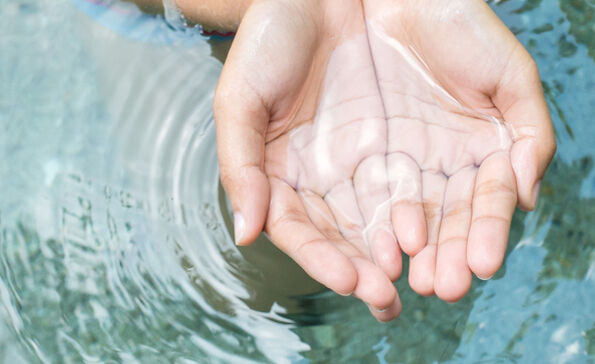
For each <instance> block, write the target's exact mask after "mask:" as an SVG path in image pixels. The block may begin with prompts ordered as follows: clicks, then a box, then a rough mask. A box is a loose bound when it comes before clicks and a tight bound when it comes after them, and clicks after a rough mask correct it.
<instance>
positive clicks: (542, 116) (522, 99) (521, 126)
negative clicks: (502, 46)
mask: <svg viewBox="0 0 595 364" xmlns="http://www.w3.org/2000/svg"><path fill="white" fill-rule="evenodd" d="M519 49H520V52H519V53H521V55H520V56H519V58H520V59H521V60H522V61H519V62H511V63H509V64H513V65H515V66H516V67H514V68H516V69H517V71H516V72H513V71H510V72H508V76H509V77H508V79H509V80H510V81H509V82H507V83H505V85H504V86H502V87H500V88H499V90H498V93H497V95H496V98H495V103H496V106H497V107H498V108H499V109H500V110H501V111H503V115H504V119H505V120H506V121H507V122H508V123H510V125H511V126H512V128H513V135H514V142H513V145H512V149H511V151H510V158H511V163H512V168H513V170H514V173H515V175H516V180H517V190H518V201H519V207H520V208H522V209H524V210H533V209H534V208H535V205H536V204H537V197H538V194H539V187H540V184H541V180H542V179H543V176H544V174H545V171H546V168H547V167H548V165H549V164H550V162H551V160H552V158H553V156H554V153H555V151H556V139H555V136H554V128H553V125H552V121H551V118H550V114H549V110H548V106H547V103H546V101H545V98H544V94H543V89H542V88H541V80H540V78H539V71H538V69H537V66H536V65H535V62H534V61H533V59H531V56H529V54H528V53H527V52H526V51H525V50H524V49H522V47H520V48H519ZM510 68H512V67H510Z"/></svg>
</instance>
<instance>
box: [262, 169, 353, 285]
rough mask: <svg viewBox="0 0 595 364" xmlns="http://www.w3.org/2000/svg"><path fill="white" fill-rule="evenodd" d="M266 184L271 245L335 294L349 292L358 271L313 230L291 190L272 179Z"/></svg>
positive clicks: (335, 248) (277, 180)
mask: <svg viewBox="0 0 595 364" xmlns="http://www.w3.org/2000/svg"><path fill="white" fill-rule="evenodd" d="M270 184H271V206H270V209H269V213H268V218H267V223H266V231H267V233H268V234H269V237H270V238H271V240H272V241H273V243H274V244H275V245H276V246H277V247H278V248H279V249H281V250H282V251H283V252H285V254H287V255H288V256H289V257H291V258H292V259H293V260H294V261H295V262H296V263H297V264H299V265H300V266H301V267H302V268H303V269H304V271H306V273H308V275H310V277H312V278H313V279H315V280H317V281H318V282H320V283H321V284H323V285H325V286H326V287H328V288H329V289H331V290H333V291H335V292H337V293H338V294H341V295H349V294H351V293H353V292H354V291H355V289H356V286H357V285H358V272H357V271H356V268H355V266H354V264H353V263H352V262H351V260H350V259H349V258H348V257H347V256H345V254H343V253H342V252H341V251H340V250H339V249H337V247H336V246H335V245H334V244H333V243H331V242H330V241H329V240H328V239H327V238H325V236H324V235H322V234H321V233H320V231H318V230H317V229H316V228H315V227H314V225H313V224H312V222H311V221H310V219H309V217H308V216H307V215H306V211H305V210H304V206H303V205H302V202H301V201H300V199H299V197H298V195H297V194H296V192H295V191H294V190H293V188H291V187H290V186H289V185H287V184H286V183H285V182H283V181H281V180H279V179H276V178H271V179H270Z"/></svg>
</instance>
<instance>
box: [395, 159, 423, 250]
mask: <svg viewBox="0 0 595 364" xmlns="http://www.w3.org/2000/svg"><path fill="white" fill-rule="evenodd" d="M387 165H388V166H387V167H388V168H387V169H388V178H389V185H390V194H391V218H392V224H393V228H394V231H395V234H396V236H397V240H398V241H399V245H400V246H401V249H403V251H404V252H405V253H407V254H409V255H416V254H417V253H418V252H419V251H421V249H422V248H423V247H424V246H425V245H426V241H427V228H426V218H425V215H424V210H423V205H422V197H421V175H420V171H419V167H418V166H417V163H415V161H414V160H413V159H411V158H410V157H409V156H408V155H406V154H405V153H391V154H389V155H388V156H387Z"/></svg>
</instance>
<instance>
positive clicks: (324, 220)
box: [299, 191, 401, 321]
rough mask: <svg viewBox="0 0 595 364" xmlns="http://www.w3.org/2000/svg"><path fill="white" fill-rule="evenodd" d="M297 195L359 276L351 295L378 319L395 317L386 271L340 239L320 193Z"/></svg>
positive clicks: (395, 303) (395, 304)
mask: <svg viewBox="0 0 595 364" xmlns="http://www.w3.org/2000/svg"><path fill="white" fill-rule="evenodd" d="M299 196H300V198H301V199H302V201H304V207H305V209H306V212H307V214H308V216H309V217H310V219H311V220H312V222H313V224H314V225H315V226H316V227H317V228H318V230H319V231H320V232H322V233H323V234H324V235H325V237H326V238H327V239H328V240H329V241H331V242H332V243H333V244H334V245H335V246H336V247H337V249H339V250H340V251H341V252H342V253H343V254H344V255H345V256H347V257H349V258H350V259H351V261H352V263H353V265H354V267H355V269H356V271H357V276H358V281H357V286H356V287H355V290H354V292H353V294H354V296H356V297H358V298H359V299H361V300H362V301H364V302H366V303H367V304H368V306H369V307H370V309H371V311H372V312H373V314H374V316H375V317H376V318H377V319H378V320H381V321H387V320H392V319H393V318H395V317H396V316H397V315H398V314H399V312H400V304H401V302H400V300H399V298H398V295H397V293H396V289H395V288H394V286H393V285H392V284H391V283H390V281H389V279H388V278H387V276H386V274H385V273H384V272H383V271H382V270H380V268H379V267H376V266H375V265H374V264H372V263H371V262H370V261H369V260H368V259H367V258H366V257H364V256H363V255H362V253H361V252H360V251H359V250H358V249H357V248H356V247H355V246H354V245H352V244H351V243H349V242H347V241H345V240H344V239H343V237H342V236H341V234H340V233H339V231H338V229H337V225H336V223H335V221H334V217H333V216H332V212H331V211H330V209H329V207H328V206H327V204H326V203H325V202H324V200H323V199H322V198H321V197H320V196H318V195H316V194H315V193H312V192H309V191H302V192H300V193H299Z"/></svg>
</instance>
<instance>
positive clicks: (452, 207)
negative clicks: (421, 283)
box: [434, 167, 477, 302]
mask: <svg viewBox="0 0 595 364" xmlns="http://www.w3.org/2000/svg"><path fill="white" fill-rule="evenodd" d="M476 174H477V169H476V168H475V167H470V168H465V169H462V170H460V171H458V172H457V173H455V174H454V175H452V176H451V177H450V178H449V179H448V182H447V184H446V192H445V195H444V211H443V215H442V222H441V223H440V234H439V238H438V251H437V255H436V278H435V280H434V291H435V292H436V295H437V296H438V297H440V298H441V299H443V300H444V301H448V302H454V301H458V300H460V299H461V298H463V296H464V295H465V294H466V293H467V291H469V288H470V287H471V279H472V275H471V270H469V265H468V264H467V237H468V235H469V227H470V225H471V202H472V199H473V187H474V185H475V175H476Z"/></svg>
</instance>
